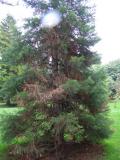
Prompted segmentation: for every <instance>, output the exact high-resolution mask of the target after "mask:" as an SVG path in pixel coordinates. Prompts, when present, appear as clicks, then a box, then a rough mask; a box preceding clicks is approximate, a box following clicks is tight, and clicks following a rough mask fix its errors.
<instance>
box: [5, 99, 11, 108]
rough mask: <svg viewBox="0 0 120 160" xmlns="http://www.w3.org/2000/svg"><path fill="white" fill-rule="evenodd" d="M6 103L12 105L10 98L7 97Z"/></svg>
mask: <svg viewBox="0 0 120 160" xmlns="http://www.w3.org/2000/svg"><path fill="white" fill-rule="evenodd" d="M6 105H7V106H10V105H11V102H10V98H8V99H7V101H6Z"/></svg>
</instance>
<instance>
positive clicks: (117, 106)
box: [104, 101, 120, 160]
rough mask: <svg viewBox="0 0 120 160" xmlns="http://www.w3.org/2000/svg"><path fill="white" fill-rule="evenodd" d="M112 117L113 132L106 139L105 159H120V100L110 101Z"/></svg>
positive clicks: (110, 114) (110, 115)
mask: <svg viewBox="0 0 120 160" xmlns="http://www.w3.org/2000/svg"><path fill="white" fill-rule="evenodd" d="M109 117H110V119H111V120H112V121H113V124H112V130H113V134H112V136H111V137H110V138H109V139H108V140H105V142H104V145H105V152H106V155H105V159H104V160H120V101H119V102H114V103H110V113H109Z"/></svg>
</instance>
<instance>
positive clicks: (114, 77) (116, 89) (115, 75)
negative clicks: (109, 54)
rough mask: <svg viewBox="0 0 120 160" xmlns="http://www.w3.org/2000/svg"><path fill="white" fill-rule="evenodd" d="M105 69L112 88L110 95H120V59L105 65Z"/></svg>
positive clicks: (113, 96) (114, 96)
mask: <svg viewBox="0 0 120 160" xmlns="http://www.w3.org/2000/svg"><path fill="white" fill-rule="evenodd" d="M104 68H105V71H106V72H107V75H108V81H109V88H110V91H111V93H110V96H111V97H112V98H117V97H119V95H120V85H119V80H120V60H119V59H118V60H115V61H112V62H110V63H108V64H107V65H105V67H104Z"/></svg>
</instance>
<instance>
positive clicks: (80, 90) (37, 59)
mask: <svg viewBox="0 0 120 160" xmlns="http://www.w3.org/2000/svg"><path fill="white" fill-rule="evenodd" d="M24 1H25V2H26V3H27V4H28V5H30V6H31V7H32V8H33V9H34V10H35V15H36V16H35V17H33V18H31V19H28V21H27V22H26V25H25V28H26V33H25V35H24V37H23V40H22V42H24V43H22V44H23V46H24V47H21V48H20V49H19V52H18V50H17V52H16V55H17V56H18V57H19V54H21V52H22V56H21V57H20V58H19V60H18V61H17V59H16V58H14V59H11V62H12V61H13V62H14V61H15V60H16V63H20V64H21V65H22V64H23V65H26V66H28V73H27V74H28V78H27V79H26V80H25V81H24V84H23V85H22V87H21V89H22V92H20V93H19V94H18V95H17V96H16V98H17V101H18V102H19V104H21V105H23V106H25V111H24V112H23V111H22V113H21V115H19V116H18V117H15V119H17V124H16V121H15V119H14V118H12V120H13V119H14V122H13V123H12V127H13V128H12V127H11V128H10V129H11V130H14V133H13V134H12V136H13V138H14V141H13V142H14V143H15V144H16V142H19V145H18V144H17V145H15V147H14V152H13V153H14V154H15V153H16V155H17V154H18V157H22V156H23V157H25V156H26V157H29V159H32V160H33V159H37V157H38V158H39V156H41V155H44V154H45V153H47V152H49V151H55V153H56V159H61V158H62V157H61V156H63V154H60V152H62V149H63V146H64V144H65V143H66V142H67V141H73V142H81V141H84V140H86V141H92V142H93V141H94V142H97V141H99V140H100V139H102V138H106V137H108V135H109V129H108V121H107V120H106V117H105V114H104V111H106V102H107V85H106V76H105V74H104V71H103V69H101V68H100V67H97V66H96V65H95V64H98V63H99V61H100V58H99V56H98V55H97V54H96V53H95V52H93V51H91V47H92V46H94V45H95V44H96V43H97V42H98V40H99V39H98V37H97V36H96V34H95V26H94V16H93V12H94V9H93V8H91V7H89V6H87V1H86V0H72V1H70V0H51V1H49V2H48V1H43V0H34V1H33V0H24ZM48 10H57V11H59V12H60V13H61V15H62V21H61V22H60V24H58V25H57V26H55V27H53V28H43V27H41V25H40V23H41V22H40V18H39V17H40V15H41V14H44V13H47V12H48ZM24 48H27V49H24ZM14 55H15V54H14ZM17 56H16V57H17ZM13 124H14V125H13ZM9 133H10V132H9ZM23 144H24V145H23ZM15 151H16V152H15ZM18 159H19V158H18Z"/></svg>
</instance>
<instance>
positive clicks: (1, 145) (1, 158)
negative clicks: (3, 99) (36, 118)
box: [0, 104, 19, 160]
mask: <svg viewBox="0 0 120 160" xmlns="http://www.w3.org/2000/svg"><path fill="white" fill-rule="evenodd" d="M18 110H19V108H15V107H11V106H6V105H5V104H0V121H1V119H2V118H3V117H7V116H8V115H14V114H16V113H17V112H18ZM2 125H3V124H0V160H7V159H8V157H7V155H6V151H7V149H8V146H9V144H6V143H5V142H3V140H2V134H3V133H4V131H3V130H2Z"/></svg>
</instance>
